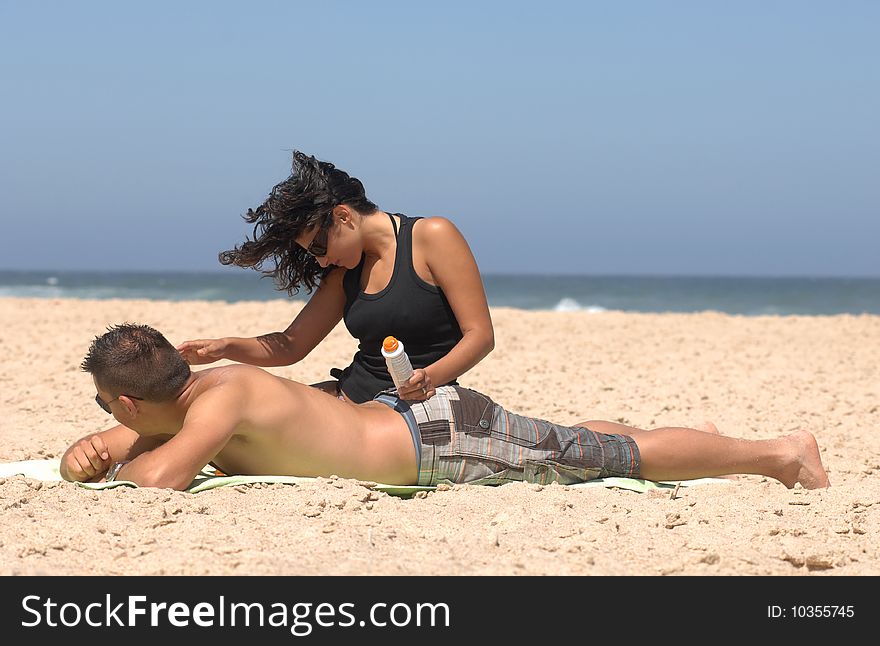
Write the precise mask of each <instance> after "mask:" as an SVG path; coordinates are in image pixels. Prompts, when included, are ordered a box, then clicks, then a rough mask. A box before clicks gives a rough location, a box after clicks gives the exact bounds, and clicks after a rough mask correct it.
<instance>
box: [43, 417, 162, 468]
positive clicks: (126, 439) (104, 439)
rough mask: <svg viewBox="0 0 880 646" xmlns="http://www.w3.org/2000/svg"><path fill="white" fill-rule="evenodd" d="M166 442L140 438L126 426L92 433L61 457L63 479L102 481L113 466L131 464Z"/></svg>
mask: <svg viewBox="0 0 880 646" xmlns="http://www.w3.org/2000/svg"><path fill="white" fill-rule="evenodd" d="M165 439H167V438H158V437H141V436H140V435H138V434H137V433H136V432H135V431H133V430H131V429H130V428H128V427H127V426H123V425H121V424H120V425H119V426H114V427H113V428H111V429H107V430H106V431H101V432H99V433H89V434H88V435H86V436H85V437H82V438H80V439H78V440H77V441H76V442H74V443H73V444H72V445H71V446H70V447H69V448H68V449H67V450H66V451H65V452H64V455H63V456H61V466H60V469H59V471H60V473H61V477H62V478H64V479H65V480H68V481H70V482H86V481H89V480H95V479H97V478H100V477H101V476H103V475H104V474H105V473H107V469H109V468H110V465H112V464H113V463H114V462H122V461H124V460H132V459H134V458H135V457H137V456H138V455H140V454H141V453H143V452H144V451H149V450H150V449H153V448H155V447H157V446H158V445H159V444H161V443H162V442H163V441H164V440H165Z"/></svg>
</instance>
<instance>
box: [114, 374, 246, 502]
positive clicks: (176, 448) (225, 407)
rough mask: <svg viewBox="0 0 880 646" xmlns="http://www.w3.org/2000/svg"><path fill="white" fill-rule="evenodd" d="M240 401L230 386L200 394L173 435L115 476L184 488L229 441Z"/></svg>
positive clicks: (236, 421)
mask: <svg viewBox="0 0 880 646" xmlns="http://www.w3.org/2000/svg"><path fill="white" fill-rule="evenodd" d="M242 400H243V396H242V394H241V392H240V391H238V392H234V391H233V389H231V388H216V389H214V390H212V391H208V392H206V393H204V394H203V395H201V396H200V397H199V399H198V401H196V402H194V403H193V404H192V406H191V407H190V409H189V411H187V414H186V419H185V420H184V423H183V427H182V428H181V429H180V431H179V432H178V433H177V434H176V435H174V436H173V437H172V438H171V439H170V440H168V441H167V442H164V443H162V444H161V445H159V446H157V447H156V448H154V449H152V450H150V451H146V452H144V453H141V454H140V455H139V456H137V457H136V458H134V459H133V460H132V461H131V462H129V463H128V464H126V465H125V466H123V467H122V469H121V470H120V471H119V473H118V474H117V475H116V479H117V480H129V481H131V482H134V483H136V484H138V485H140V486H141V487H160V488H165V489H177V490H178V491H182V490H184V489H186V488H187V487H188V486H189V484H190V483H191V482H192V480H193V478H194V477H195V475H196V474H197V473H198V472H199V471H200V470H201V469H202V467H204V466H205V465H206V464H207V463H208V462H210V461H211V460H213V459H214V457H215V456H216V455H217V454H218V453H219V452H220V451H221V450H222V449H223V447H224V446H226V443H227V442H229V438H231V437H232V435H233V433H234V432H235V429H236V427H237V426H238V423H239V421H240V420H241V410H243V402H242Z"/></svg>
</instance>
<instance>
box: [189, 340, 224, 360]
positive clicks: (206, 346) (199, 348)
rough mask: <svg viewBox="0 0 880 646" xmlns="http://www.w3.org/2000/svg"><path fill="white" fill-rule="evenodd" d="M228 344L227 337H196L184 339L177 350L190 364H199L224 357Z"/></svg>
mask: <svg viewBox="0 0 880 646" xmlns="http://www.w3.org/2000/svg"><path fill="white" fill-rule="evenodd" d="M226 345H227V342H226V339H196V340H194V341H184V342H183V343H181V344H180V345H179V346H177V351H178V352H179V353H180V354H181V355H182V356H183V358H184V359H185V360H186V362H187V363H188V364H189V365H191V366H198V365H201V364H203V363H213V362H215V361H218V360H220V359H223V357H224V353H225V352H226Z"/></svg>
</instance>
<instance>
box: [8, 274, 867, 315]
mask: <svg viewBox="0 0 880 646" xmlns="http://www.w3.org/2000/svg"><path fill="white" fill-rule="evenodd" d="M483 282H484V285H485V288H486V294H487V296H488V299H489V304H490V306H493V307H516V308H520V309H526V310H550V311H576V310H583V311H588V312H604V311H607V310H622V311H629V312H700V311H706V310H714V311H718V312H726V313H728V314H741V315H745V316H763V315H778V316H785V315H814V314H862V313H870V314H880V278H778V277H776V278H774V277H766V278H761V277H726V276H725V277H720V276H537V275H522V276H514V275H493V274H488V275H484V276H483ZM0 297H30V298H78V299H109V298H134V299H153V300H172V301H178V300H208V301H226V302H230V303H231V302H237V301H254V300H257V301H262V300H270V299H276V298H288V297H287V295H286V294H285V293H283V292H278V291H276V290H275V289H274V288H273V285H272V282H271V279H269V278H261V277H260V275H259V274H258V273H257V272H245V271H239V270H233V271H230V272H226V273H224V272H204V273H197V272H170V271H169V272H89V271H9V270H0ZM295 298H298V299H301V300H305V299H306V298H307V295H305V294H304V293H302V292H301V293H300V294H298V295H297V296H296V297H295Z"/></svg>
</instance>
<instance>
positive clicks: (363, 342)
mask: <svg viewBox="0 0 880 646" xmlns="http://www.w3.org/2000/svg"><path fill="white" fill-rule="evenodd" d="M395 215H397V216H398V217H399V218H400V231H398V230H397V224H396V222H395V221H394V218H393V217H392V218H391V223H392V224H393V225H394V232H395V235H396V236H397V250H396V252H395V256H394V271H393V272H392V274H391V280H389V281H388V285H387V286H386V287H385V289H383V290H382V291H380V292H377V293H375V294H365V293H364V292H363V291H361V275H362V273H363V269H364V260H365V257H362V258H361V262H360V264H359V265H358V266H357V267H355V268H354V269H351V270H349V271H347V272H345V276H344V277H343V279H342V285H343V288H344V290H345V310H344V311H343V320H344V321H345V327H347V328H348V331H349V332H350V333H351V335H352V336H353V337H354V338H356V339H358V340H359V341H360V345H359V346H358V352H357V354H355V355H354V360H353V361H352V364H351V365H350V366H349V367H348V368H346V369H345V370H344V371H342V373H341V374H339V371H335V370H334V371H333V372H332V374H334V376H338V378H339V387H340V389H341V390H342V392H344V393H345V394H346V395H347V396H348V398H349V399H351V400H352V401H354V402H356V403H362V402H365V401H369V400H370V399H372V398H373V397H375V396H376V394H378V393H379V392H380V391H382V390H385V389H387V388H392V387H393V386H394V383H393V382H392V381H391V376H390V375H389V374H388V370H387V368H386V367H385V358H384V357H383V356H382V352H381V347H382V341H383V339H385V337H386V336H389V335H390V336H394V337H396V338H397V339H398V340H400V341H402V342H403V347H404V350H406V353H407V355H409V360H410V362H411V363H412V365H413V368H424V367H425V366H429V365H431V364H432V363H434V362H435V361H437V360H438V359H440V358H441V357H443V356H445V355H446V354H448V353H449V351H450V350H451V349H452V348H453V347H455V345H456V344H457V343H458V342H459V341H460V340H461V337H462V334H461V328H460V327H459V325H458V320H457V319H456V318H455V314H454V313H453V311H452V308H451V307H450V306H449V301H447V300H446V296H445V295H444V294H443V290H441V289H440V288H439V287H437V286H435V285H431V284H429V283H426V282H425V281H423V280H422V279H421V278H419V277H418V275H417V274H416V270H415V269H414V268H413V263H412V229H413V224H414V223H415V222H416V221H417V220H420V219H421V218H409V217H407V216H405V215H402V214H400V213H396V214H395ZM389 217H390V216H389ZM449 383H451V384H457V383H458V382H456V381H451V382H449ZM434 385H435V386H440V385H444V384H434Z"/></svg>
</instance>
